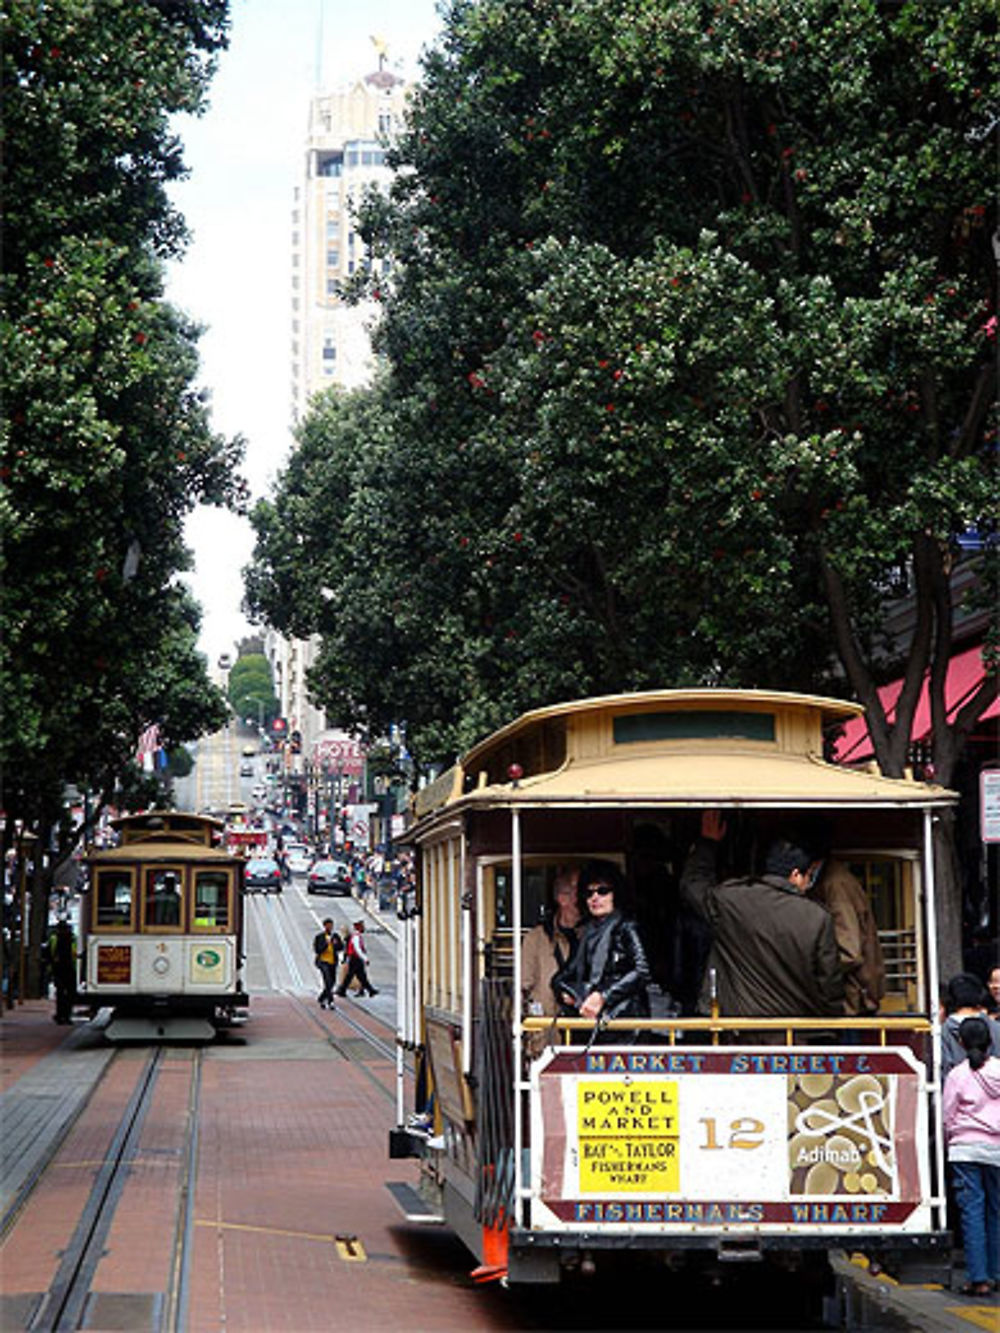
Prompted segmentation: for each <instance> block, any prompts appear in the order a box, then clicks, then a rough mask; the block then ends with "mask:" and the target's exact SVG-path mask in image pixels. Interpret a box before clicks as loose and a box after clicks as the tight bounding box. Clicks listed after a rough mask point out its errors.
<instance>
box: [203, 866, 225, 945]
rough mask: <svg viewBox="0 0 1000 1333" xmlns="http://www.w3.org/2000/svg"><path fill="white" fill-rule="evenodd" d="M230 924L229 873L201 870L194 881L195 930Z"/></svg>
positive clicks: (223, 927)
mask: <svg viewBox="0 0 1000 1333" xmlns="http://www.w3.org/2000/svg"><path fill="white" fill-rule="evenodd" d="M228 926H229V875H228V874H227V873H226V871H225V870H199V871H197V872H196V874H195V881H194V928H195V930H225V929H226V928H227V927H228Z"/></svg>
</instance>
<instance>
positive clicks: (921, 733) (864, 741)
mask: <svg viewBox="0 0 1000 1333" xmlns="http://www.w3.org/2000/svg"><path fill="white" fill-rule="evenodd" d="M929 674H930V673H929V672H928V673H927V675H925V676H924V683H923V685H922V686H921V689H920V698H919V699H918V700H917V707H916V710H915V711H914V714H913V727H912V730H911V732H910V739H911V740H913V741H922V740H926V739H927V737H928V736H929V735H930V731H931V705H930V699H929V697H928V689H927V680H928V676H929ZM984 674H985V672H984V668H983V654H982V650H981V649H980V648H967V649H966V650H965V652H963V653H957V654H956V655H955V656H954V657H953V658H952V659H951V661H950V662H949V663H948V676H947V679H946V680H945V685H944V702H945V710H946V712H947V716H948V720H949V721H951V720H952V719H953V718H954V716H955V714H956V713H957V712H958V710H959V709H960V708H961V707H962V705H963V704H964V703H965V702H966V701H967V700H968V699H970V698H971V697H972V695H973V694H974V693H975V692H976V690H977V689H978V688H979V686H980V685H981V684H982V679H983V675H984ZM902 688H903V682H902V679H900V680H894V681H892V682H891V683H890V684H888V685H883V686H882V688H881V689H880V690H879V692H878V697H879V698H880V699H881V700H882V707H883V708H884V709H885V712H886V718H887V719H888V721H889V722H890V723H892V722H893V721H894V720H895V716H896V700H897V699H898V698H899V695H900V692H901V690H902ZM998 714H1000V699H997V698H994V699H993V701H992V702H991V703H990V704H989V706H988V707H987V708H985V709H984V710H983V712H982V714H981V715H980V719H979V720H980V721H984V720H985V719H986V718H988V717H996V716H997V715H998ZM871 756H872V744H871V741H870V739H869V736H868V723H867V721H866V720H865V719H864V718H863V717H856V718H852V719H851V721H850V722H848V723H847V725H846V726H845V727H844V734H843V736H842V737H841V738H840V740H839V741H838V742H837V748H836V750H835V752H834V758H835V759H836V760H837V762H838V763H841V764H857V763H861V762H862V761H863V760H866V759H870V758H871Z"/></svg>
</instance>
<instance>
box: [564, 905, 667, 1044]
mask: <svg viewBox="0 0 1000 1333" xmlns="http://www.w3.org/2000/svg"><path fill="white" fill-rule="evenodd" d="M648 984H649V964H648V962H647V961H646V950H645V949H644V948H643V945H642V939H641V938H640V936H639V928H638V926H637V925H636V923H635V922H634V921H633V920H632V919H631V918H630V917H624V916H621V915H620V914H619V913H618V912H615V913H613V915H612V916H611V917H609V918H607V919H606V920H598V921H589V922H588V923H587V926H586V928H585V929H584V932H583V938H582V939H581V941H580V945H579V948H578V949H577V951H576V954H575V956H574V957H573V959H572V961H571V962H570V963H569V964H568V966H567V967H565V968H564V969H563V970H562V971H561V972H559V973H558V974H557V975H556V977H555V980H554V981H553V983H552V986H553V989H554V990H555V992H556V995H557V996H561V995H562V994H563V992H567V993H569V994H571V995H573V996H575V998H576V1002H577V1005H579V1004H581V1003H582V1002H583V1001H584V1000H585V999H586V998H587V996H588V995H589V994H590V993H591V991H595V990H596V991H598V992H599V993H600V994H601V995H603V996H604V1008H603V1010H602V1011H601V1012H602V1015H603V1017H605V1018H631V1017H633V1016H636V1017H642V1018H648V1017H649V995H648V993H647V990H646V987H647V986H648Z"/></svg>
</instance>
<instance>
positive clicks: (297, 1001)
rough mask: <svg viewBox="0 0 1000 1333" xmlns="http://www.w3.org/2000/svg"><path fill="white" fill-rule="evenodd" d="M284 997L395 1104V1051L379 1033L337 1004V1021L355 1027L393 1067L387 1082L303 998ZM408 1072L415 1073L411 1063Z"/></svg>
mask: <svg viewBox="0 0 1000 1333" xmlns="http://www.w3.org/2000/svg"><path fill="white" fill-rule="evenodd" d="M285 994H286V995H287V996H288V997H289V999H290V1000H291V1001H292V1003H293V1004H294V1005H295V1007H296V1008H297V1009H298V1010H299V1011H300V1013H302V1014H303V1015H304V1016H305V1017H306V1018H308V1019H309V1021H310V1022H311V1023H312V1024H313V1025H314V1026H315V1027H318V1028H319V1029H320V1031H321V1032H322V1033H323V1035H324V1036H325V1037H326V1039H327V1041H328V1042H329V1043H330V1045H331V1046H332V1047H333V1048H334V1050H335V1051H337V1052H338V1053H339V1054H340V1055H342V1056H343V1057H344V1059H345V1060H349V1061H350V1062H351V1063H352V1064H354V1065H356V1066H357V1068H358V1069H360V1070H361V1071H362V1073H364V1074H365V1075H366V1076H367V1078H368V1079H369V1080H370V1081H371V1082H372V1083H373V1084H374V1085H375V1087H376V1088H378V1090H379V1092H381V1093H384V1094H385V1096H386V1097H388V1098H389V1099H390V1100H393V1101H394V1100H395V1096H396V1091H395V1077H396V1071H395V1060H396V1048H395V1046H394V1045H390V1044H389V1043H388V1042H386V1041H384V1040H383V1039H382V1038H381V1037H379V1036H378V1035H377V1033H374V1032H372V1031H371V1030H370V1029H369V1028H367V1027H365V1025H364V1024H363V1023H359V1022H358V1020H357V1019H356V1018H355V1017H354V1016H353V1015H352V1014H350V1013H348V1012H347V1006H346V1005H345V1004H338V1005H337V1008H336V1009H335V1010H334V1011H333V1012H334V1016H335V1017H336V1018H338V1019H339V1020H340V1021H341V1022H342V1023H346V1024H347V1026H348V1027H349V1028H353V1030H354V1031H355V1032H356V1033H357V1034H358V1036H359V1037H361V1038H363V1039H364V1041H365V1042H366V1043H367V1044H368V1045H369V1046H370V1047H371V1048H372V1050H373V1051H374V1052H375V1053H376V1054H378V1055H380V1056H383V1057H384V1058H385V1059H386V1060H387V1061H388V1062H390V1065H391V1068H390V1070H389V1071H388V1073H387V1075H386V1077H387V1079H388V1082H383V1081H382V1080H381V1079H380V1078H379V1076H378V1074H376V1073H375V1072H374V1071H373V1070H371V1069H369V1068H368V1066H367V1065H366V1064H365V1062H364V1061H363V1060H361V1059H360V1058H359V1057H358V1055H357V1053H356V1052H354V1051H352V1050H351V1048H350V1047H349V1046H348V1045H347V1044H346V1043H345V1040H344V1039H343V1038H340V1039H338V1037H337V1035H336V1034H335V1033H333V1032H331V1031H330V1029H329V1028H328V1027H327V1025H326V1024H325V1023H324V1022H323V1019H322V1018H321V1017H320V1015H319V1014H317V1013H314V1012H313V1010H312V1009H311V1008H310V1007H309V1005H308V1004H307V1003H306V1002H305V1001H304V1000H303V999H302V997H301V996H299V995H295V994H293V993H292V992H291V991H286V992H285ZM375 1021H376V1022H379V1021H381V1020H379V1019H376V1020H375ZM407 1072H409V1073H411V1074H412V1072H413V1071H412V1062H410V1066H409V1067H408V1071H407Z"/></svg>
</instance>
